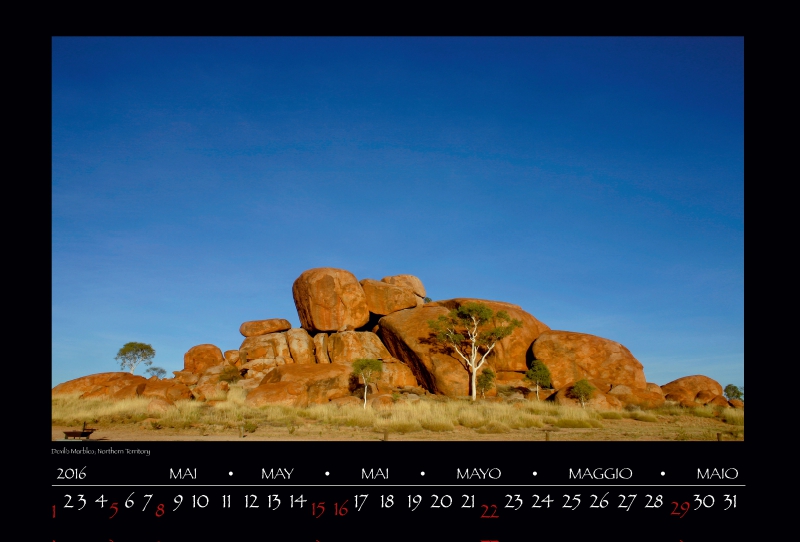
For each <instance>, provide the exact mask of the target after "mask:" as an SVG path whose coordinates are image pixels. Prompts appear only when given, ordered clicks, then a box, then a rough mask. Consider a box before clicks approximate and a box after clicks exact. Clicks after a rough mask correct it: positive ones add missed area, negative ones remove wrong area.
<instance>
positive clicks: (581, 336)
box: [532, 330, 647, 390]
mask: <svg viewBox="0 0 800 542" xmlns="http://www.w3.org/2000/svg"><path fill="white" fill-rule="evenodd" d="M532 353H533V357H534V359H539V360H542V361H543V362H544V364H545V365H547V368H548V369H549V370H550V376H551V381H552V384H553V387H554V388H556V389H558V388H562V387H564V386H565V385H567V384H569V383H570V382H576V381H578V380H581V379H582V378H586V379H589V380H593V379H597V380H602V381H605V383H606V385H607V384H611V385H620V384H624V385H626V386H629V387H630V388H632V389H639V390H644V389H645V388H646V386H647V381H646V380H645V378H644V368H643V367H642V364H641V363H639V360H637V359H636V358H635V357H633V355H632V354H631V353H630V351H629V350H628V349H627V348H625V347H624V346H622V345H621V344H619V343H617V342H614V341H610V340H608V339H604V338H602V337H597V336H595V335H589V334H587V333H574V332H572V331H554V330H550V331H545V332H544V333H542V334H541V335H540V336H539V337H538V338H537V339H536V341H535V342H534V343H533V347H532Z"/></svg>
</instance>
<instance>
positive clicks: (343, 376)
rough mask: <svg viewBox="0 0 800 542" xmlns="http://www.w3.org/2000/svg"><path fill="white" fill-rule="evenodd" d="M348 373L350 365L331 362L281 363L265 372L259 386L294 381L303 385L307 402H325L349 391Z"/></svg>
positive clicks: (349, 372) (349, 378)
mask: <svg viewBox="0 0 800 542" xmlns="http://www.w3.org/2000/svg"><path fill="white" fill-rule="evenodd" d="M350 374H351V370H350V367H347V366H345V365H337V364H331V363H326V364H323V365H318V364H314V365H299V364H291V365H283V366H280V367H277V368H275V369H273V370H272V371H270V372H269V373H267V375H266V376H265V377H264V379H263V380H262V381H261V386H264V385H265V384H275V383H279V382H280V383H286V382H291V383H296V384H299V385H302V386H303V387H304V389H305V398H306V401H307V402H309V403H327V402H328V401H330V400H331V399H333V398H336V397H343V396H345V395H348V394H349V393H350V385H351V376H350ZM261 386H259V388H260V387H261ZM256 389H258V388H256ZM250 393H252V392H250ZM249 397H250V395H249V394H248V398H249Z"/></svg>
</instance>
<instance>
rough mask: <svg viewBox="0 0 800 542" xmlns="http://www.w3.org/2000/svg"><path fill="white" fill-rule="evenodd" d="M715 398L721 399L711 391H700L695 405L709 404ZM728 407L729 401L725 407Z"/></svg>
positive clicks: (695, 399)
mask: <svg viewBox="0 0 800 542" xmlns="http://www.w3.org/2000/svg"><path fill="white" fill-rule="evenodd" d="M714 397H719V395H717V394H715V393H711V392H710V391H707V390H700V391H698V392H697V395H695V396H694V402H695V403H702V404H704V405H705V404H706V403H708V402H709V401H711V400H712V399H714ZM727 405H728V401H727V400H725V406H727Z"/></svg>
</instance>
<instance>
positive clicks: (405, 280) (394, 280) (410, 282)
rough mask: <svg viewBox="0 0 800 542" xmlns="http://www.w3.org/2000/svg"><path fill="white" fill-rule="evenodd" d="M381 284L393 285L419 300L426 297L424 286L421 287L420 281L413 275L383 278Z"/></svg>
mask: <svg viewBox="0 0 800 542" xmlns="http://www.w3.org/2000/svg"><path fill="white" fill-rule="evenodd" d="M381 282H385V283H386V284H393V285H395V286H400V287H401V288H404V289H406V290H410V291H411V292H412V293H414V294H415V295H417V296H419V297H420V298H424V297H425V295H426V293H425V286H423V285H422V281H421V280H419V279H418V278H417V277H415V276H414V275H392V276H391V277H383V278H382V279H381Z"/></svg>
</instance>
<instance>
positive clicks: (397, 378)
mask: <svg viewBox="0 0 800 542" xmlns="http://www.w3.org/2000/svg"><path fill="white" fill-rule="evenodd" d="M378 383H379V384H384V385H385V386H388V387H389V388H402V387H403V386H418V384H417V379H416V378H414V373H413V372H412V371H411V367H409V366H408V365H406V364H405V363H402V362H401V361H400V360H398V359H394V358H392V359H390V360H384V361H383V371H382V372H381V374H380V377H379V378H378Z"/></svg>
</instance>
